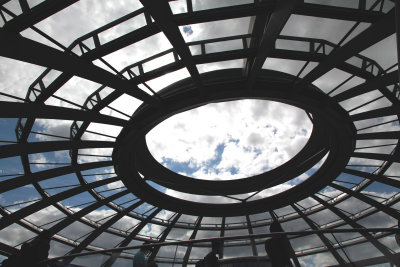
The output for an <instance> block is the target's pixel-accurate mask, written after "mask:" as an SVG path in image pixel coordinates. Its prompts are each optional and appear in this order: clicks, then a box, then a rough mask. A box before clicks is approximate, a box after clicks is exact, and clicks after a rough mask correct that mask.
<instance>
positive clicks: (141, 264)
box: [133, 242, 157, 267]
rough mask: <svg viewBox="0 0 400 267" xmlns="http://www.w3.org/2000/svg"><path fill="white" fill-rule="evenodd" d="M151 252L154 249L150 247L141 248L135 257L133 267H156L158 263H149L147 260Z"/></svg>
mask: <svg viewBox="0 0 400 267" xmlns="http://www.w3.org/2000/svg"><path fill="white" fill-rule="evenodd" d="M147 244H148V243H147V242H145V243H143V245H147ZM151 251H152V249H151V248H150V247H141V248H140V250H139V251H138V252H137V253H136V254H135V256H134V257H133V267H156V266H157V264H156V263H154V262H149V263H147V260H146V254H148V253H150V252H151Z"/></svg>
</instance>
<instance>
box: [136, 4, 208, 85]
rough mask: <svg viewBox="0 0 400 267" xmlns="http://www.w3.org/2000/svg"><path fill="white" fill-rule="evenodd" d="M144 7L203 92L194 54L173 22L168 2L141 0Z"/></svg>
mask: <svg viewBox="0 0 400 267" xmlns="http://www.w3.org/2000/svg"><path fill="white" fill-rule="evenodd" d="M140 2H141V3H142V4H143V6H144V7H145V8H146V9H147V11H149V12H150V15H151V16H152V17H153V18H154V20H155V23H156V24H157V25H158V27H159V28H160V29H161V30H162V31H163V33H164V34H165V36H166V37H167V38H168V40H169V42H170V43H171V44H172V46H173V47H174V48H175V50H176V52H177V53H178V54H179V56H180V57H181V60H182V61H183V62H184V65H185V66H186V68H187V70H188V71H189V73H190V76H192V79H193V81H194V82H195V84H196V86H197V87H198V89H199V90H200V91H201V86H202V82H201V79H200V74H199V71H198V70H197V67H196V64H195V63H194V61H193V58H192V53H191V52H190V50H189V47H188V45H187V44H186V42H185V40H184V39H183V37H182V34H181V32H180V31H179V28H178V26H177V25H176V24H175V22H174V21H173V15H172V11H171V8H170V6H169V4H168V2H167V1H157V0H140Z"/></svg>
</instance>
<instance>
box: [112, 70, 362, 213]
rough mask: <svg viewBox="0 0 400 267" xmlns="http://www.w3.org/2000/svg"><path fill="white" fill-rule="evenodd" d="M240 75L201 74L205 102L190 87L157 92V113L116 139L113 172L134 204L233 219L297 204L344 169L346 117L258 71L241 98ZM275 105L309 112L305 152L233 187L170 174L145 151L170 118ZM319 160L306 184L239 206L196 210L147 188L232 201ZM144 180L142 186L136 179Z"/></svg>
mask: <svg viewBox="0 0 400 267" xmlns="http://www.w3.org/2000/svg"><path fill="white" fill-rule="evenodd" d="M240 77H241V75H240V70H224V71H215V72H212V73H207V74H203V76H202V80H203V81H204V84H205V85H204V86H203V90H204V91H205V92H206V93H205V94H204V95H202V96H199V94H198V92H197V90H196V87H195V86H193V85H192V83H191V80H190V79H186V80H183V81H181V82H179V83H176V84H174V85H171V86H169V87H167V88H166V89H164V90H162V91H161V92H159V94H160V95H161V96H162V98H163V99H165V101H164V106H163V108H159V107H154V106H150V105H142V106H141V107H140V108H139V109H138V111H137V112H136V113H135V114H134V115H133V116H132V118H131V120H130V122H129V124H128V125H127V126H125V127H124V129H123V130H122V131H121V133H120V135H119V136H118V138H117V144H116V146H115V149H114V151H113V161H114V164H115V169H116V171H117V173H118V174H119V176H120V178H121V180H122V181H123V182H124V184H125V185H126V187H127V188H129V189H130V190H131V191H132V192H133V193H134V194H135V195H136V196H138V197H140V198H142V199H144V200H146V201H147V202H149V203H151V204H153V205H155V206H160V207H163V208H165V209H169V210H174V211H178V212H184V213H188V214H194V215H203V216H237V215H244V214H249V213H257V212H261V211H265V210H268V209H275V208H279V207H282V206H284V205H287V204H289V203H292V202H293V201H297V200H300V199H302V198H305V197H307V196H309V195H310V194H312V193H315V192H316V191H318V190H320V189H321V188H323V187H324V186H326V185H327V184H328V183H329V182H330V181H332V180H333V179H335V178H336V177H337V176H338V175H339V174H340V171H341V170H342V168H343V167H344V166H346V164H347V162H348V160H349V158H350V155H351V153H352V152H353V150H354V143H355V141H354V140H355V129H354V125H353V124H352V122H351V120H350V118H349V116H348V114H347V112H346V111H344V110H343V109H342V108H341V107H340V106H339V105H338V104H337V103H335V102H333V101H331V100H330V98H329V97H328V96H326V95H325V94H323V93H322V92H321V91H320V90H319V89H318V88H316V87H315V86H313V85H299V84H297V85H296V86H293V84H294V83H293V81H295V77H293V76H291V75H287V74H283V73H280V72H275V71H267V70H263V71H262V72H261V74H260V76H259V78H258V79H257V81H256V85H255V87H254V89H251V90H246V89H245V88H246V81H245V80H241V78H240ZM247 98H251V99H264V100H272V101H278V102H282V103H286V104H290V105H293V106H296V107H298V108H301V109H303V110H305V111H306V112H308V113H309V114H310V116H311V118H312V122H313V133H312V134H311V137H310V139H309V141H308V142H307V144H306V145H305V146H304V148H303V149H302V150H301V151H300V152H299V153H298V154H297V155H296V156H294V157H293V158H292V159H291V160H289V161H288V162H286V163H284V164H283V165H281V166H279V167H277V168H275V169H273V170H270V171H267V172H265V173H262V174H259V175H256V176H253V177H248V178H242V179H238V180H233V181H210V180H203V179H194V178H190V177H186V176H183V175H180V174H177V173H175V172H173V171H171V170H169V169H167V168H165V167H164V166H162V165H161V164H160V163H159V162H157V161H156V160H155V159H154V158H153V157H152V155H151V153H150V152H149V150H148V147H147V144H146V141H145V135H146V134H147V133H148V132H149V131H150V130H151V129H153V128H154V127H155V126H156V125H158V124H159V123H160V122H162V121H164V120H166V119H167V118H169V117H171V116H172V115H174V114H177V113H180V112H183V111H187V110H190V109H193V108H195V107H199V106H202V105H205V104H208V103H211V102H222V101H229V100H238V99H247ZM325 155H327V158H326V160H325V162H324V163H323V164H322V166H321V167H320V168H319V169H318V170H317V171H316V172H315V173H314V174H313V175H311V176H310V177H309V178H308V179H307V180H306V181H304V182H302V183H301V184H299V185H296V186H294V187H293V188H291V189H289V190H287V191H284V192H281V193H279V194H276V195H273V196H270V197H266V198H262V199H257V200H252V201H244V202H240V203H229V204H217V203H216V204H210V203H197V202H193V201H187V200H182V199H178V198H175V197H172V196H169V195H166V194H164V193H162V192H160V191H158V190H156V189H155V188H153V187H152V186H150V185H149V184H148V183H147V182H146V180H151V181H153V182H156V183H157V184H159V185H162V186H164V187H167V188H170V189H173V190H176V191H180V192H184V193H189V194H196V195H208V196H210V195H234V194H244V193H251V192H255V191H259V190H264V189H266V188H269V187H272V186H276V185H279V184H282V183H284V182H287V181H289V180H291V179H293V178H296V177H298V176H299V175H301V174H302V173H304V172H305V171H307V170H309V169H310V168H312V167H313V166H314V165H315V164H316V163H318V162H319V161H320V160H321V159H322V158H323V157H324V156H325ZM143 177H144V178H143Z"/></svg>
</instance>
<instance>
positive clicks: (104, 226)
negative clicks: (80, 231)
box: [63, 200, 144, 265]
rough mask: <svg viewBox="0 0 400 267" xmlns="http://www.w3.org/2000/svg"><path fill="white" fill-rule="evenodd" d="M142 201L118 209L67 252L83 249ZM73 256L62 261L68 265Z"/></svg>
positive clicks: (73, 252)
mask: <svg viewBox="0 0 400 267" xmlns="http://www.w3.org/2000/svg"><path fill="white" fill-rule="evenodd" d="M143 203H144V201H143V200H140V201H138V202H136V203H134V204H133V205H131V206H129V207H127V208H126V209H124V210H122V211H119V212H118V213H116V214H115V215H114V216H113V217H112V218H110V219H108V220H107V221H106V222H105V223H103V224H102V225H101V226H99V227H97V228H96V229H95V230H94V231H93V232H92V233H91V234H90V235H88V236H87V237H86V238H85V239H84V240H82V241H81V242H80V243H79V245H78V246H77V247H75V248H73V249H72V250H71V251H70V252H68V254H76V253H80V252H81V251H82V250H84V249H85V248H86V247H87V246H88V245H89V244H90V243H92V241H93V240H95V239H96V238H97V237H98V236H99V235H101V234H102V233H103V232H104V231H105V230H107V229H108V228H109V227H111V226H112V225H113V224H114V223H116V222H117V221H119V220H120V219H121V218H122V217H124V216H125V215H127V214H128V213H129V212H131V211H132V210H133V209H135V208H137V207H139V206H140V205H142V204H143ZM73 259H74V258H68V259H65V260H64V261H63V264H65V265H68V264H70V263H71V261H72V260H73Z"/></svg>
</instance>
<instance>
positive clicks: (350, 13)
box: [294, 4, 384, 23]
mask: <svg viewBox="0 0 400 267" xmlns="http://www.w3.org/2000/svg"><path fill="white" fill-rule="evenodd" d="M294 13H295V14H297V15H304V16H312V17H321V18H330V19H337V20H349V21H360V22H369V23H373V22H375V21H377V20H379V19H380V18H382V17H383V16H384V13H382V12H379V11H369V10H361V9H354V8H346V7H336V6H327V5H318V4H303V5H301V6H299V7H297V8H296V10H295V11H294Z"/></svg>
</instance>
